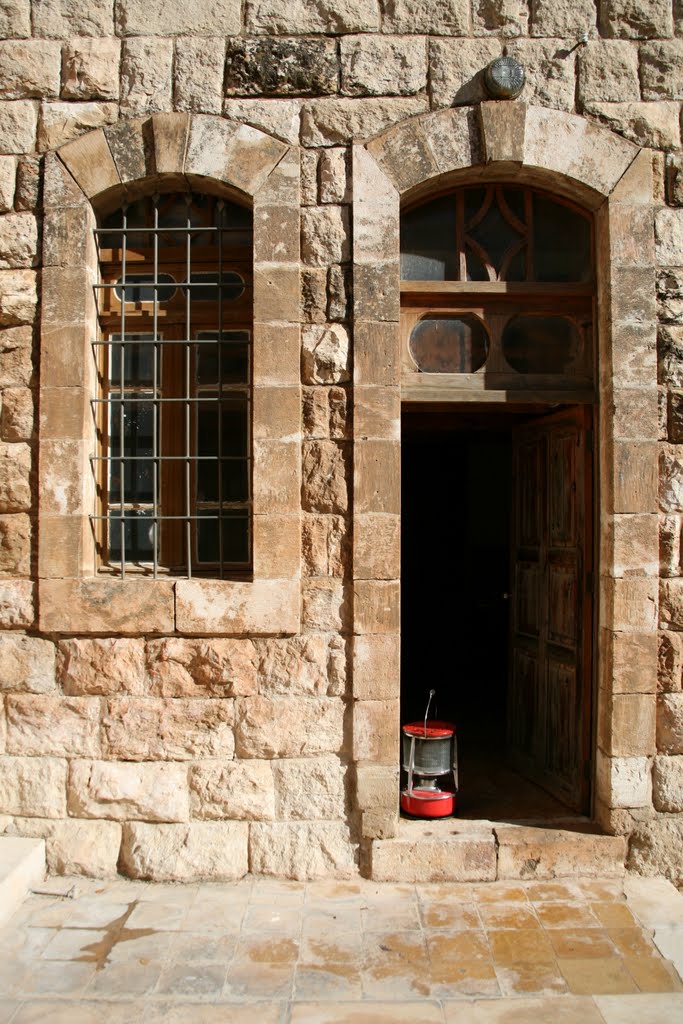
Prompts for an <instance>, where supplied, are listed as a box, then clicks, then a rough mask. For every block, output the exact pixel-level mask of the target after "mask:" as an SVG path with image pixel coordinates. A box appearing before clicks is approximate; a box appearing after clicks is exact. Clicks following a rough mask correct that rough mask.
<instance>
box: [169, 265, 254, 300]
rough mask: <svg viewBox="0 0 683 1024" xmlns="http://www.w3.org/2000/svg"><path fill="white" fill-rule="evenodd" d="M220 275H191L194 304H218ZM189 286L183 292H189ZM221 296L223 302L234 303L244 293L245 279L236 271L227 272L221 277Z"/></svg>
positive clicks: (191, 293) (184, 287) (191, 294)
mask: <svg viewBox="0 0 683 1024" xmlns="http://www.w3.org/2000/svg"><path fill="white" fill-rule="evenodd" d="M218 281H219V275H218V274H208V273H207V274H205V273H196V274H190V285H191V287H190V297H191V298H192V300H193V301H194V302H218ZM187 290H188V289H187V285H186V284H184V285H183V291H184V292H187ZM220 290H221V294H222V296H223V301H225V302H234V300H235V299H239V297H240V295H242V294H243V293H244V278H243V277H241V275H240V274H238V273H237V272H236V271H234V270H226V271H224V272H223V274H222V275H221V288H220Z"/></svg>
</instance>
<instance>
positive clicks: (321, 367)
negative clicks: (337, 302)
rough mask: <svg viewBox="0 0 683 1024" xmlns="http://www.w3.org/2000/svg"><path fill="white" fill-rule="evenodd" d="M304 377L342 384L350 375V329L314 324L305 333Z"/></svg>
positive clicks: (308, 379) (338, 325)
mask: <svg viewBox="0 0 683 1024" xmlns="http://www.w3.org/2000/svg"><path fill="white" fill-rule="evenodd" d="M301 363H302V367H301V369H302V374H301V376H302V380H303V382H304V383H305V384H339V383H340V382H344V381H348V380H350V378H351V370H350V342H349V332H348V330H347V329H346V327H343V326H342V325H341V324H315V325H314V326H311V327H305V328H304V330H303V332H302V356H301Z"/></svg>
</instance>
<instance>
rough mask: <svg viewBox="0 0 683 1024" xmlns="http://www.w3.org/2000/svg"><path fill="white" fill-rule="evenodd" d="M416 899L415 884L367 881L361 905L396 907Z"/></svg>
mask: <svg viewBox="0 0 683 1024" xmlns="http://www.w3.org/2000/svg"><path fill="white" fill-rule="evenodd" d="M452 898H455V897H452ZM416 899H417V891H416V888H415V886H414V885H406V884H405V883H403V882H369V883H368V884H367V885H364V886H363V906H365V907H374V906H377V904H389V906H391V907H398V906H400V905H401V904H403V903H414V902H415V900H416Z"/></svg>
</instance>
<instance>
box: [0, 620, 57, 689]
mask: <svg viewBox="0 0 683 1024" xmlns="http://www.w3.org/2000/svg"><path fill="white" fill-rule="evenodd" d="M55 688H56V684H55V646H54V644H53V643H51V642H50V641H49V640H41V639H39V638H38V637H32V636H14V635H12V634H11V633H3V634H0V691H2V690H4V691H5V692H7V693H52V692H54V690H55Z"/></svg>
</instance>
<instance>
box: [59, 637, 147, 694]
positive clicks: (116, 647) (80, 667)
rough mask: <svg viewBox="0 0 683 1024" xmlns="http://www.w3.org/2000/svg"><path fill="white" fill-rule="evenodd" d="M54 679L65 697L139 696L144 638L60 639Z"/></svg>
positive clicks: (142, 681) (142, 677) (142, 675)
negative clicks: (57, 681)
mask: <svg viewBox="0 0 683 1024" xmlns="http://www.w3.org/2000/svg"><path fill="white" fill-rule="evenodd" d="M57 678H58V680H59V683H60V685H61V687H62V689H63V690H64V693H66V694H68V695H69V696H74V697H80V696H110V695H112V694H130V695H138V696H140V695H142V694H143V693H144V692H145V684H146V677H145V645H144V641H143V640H132V639H102V640H60V642H59V644H58V647H57Z"/></svg>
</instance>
